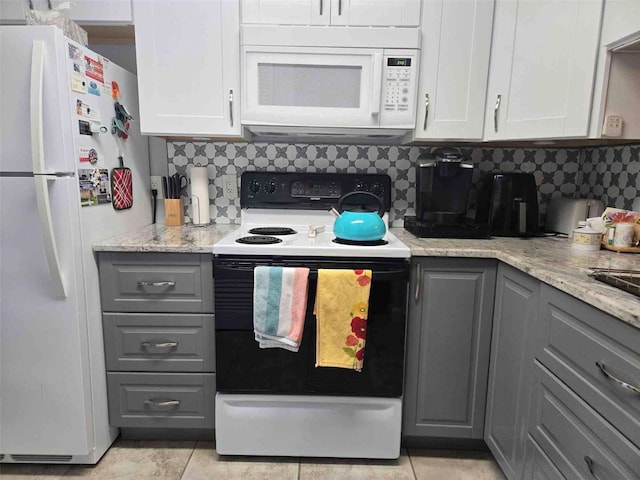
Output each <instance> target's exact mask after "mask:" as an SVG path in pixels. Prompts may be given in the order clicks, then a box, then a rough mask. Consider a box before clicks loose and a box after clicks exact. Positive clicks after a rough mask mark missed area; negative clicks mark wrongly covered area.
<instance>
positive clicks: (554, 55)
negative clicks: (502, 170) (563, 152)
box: [485, 0, 602, 140]
mask: <svg viewBox="0 0 640 480" xmlns="http://www.w3.org/2000/svg"><path fill="white" fill-rule="evenodd" d="M601 14H602V0H574V1H562V2H558V1H554V0H543V1H534V0H497V1H496V6H495V16H494V24H493V42H492V47H491V48H492V51H491V65H490V70H489V88H488V90H487V92H488V93H487V106H486V116H485V139H487V140H496V139H519V138H561V137H584V136H586V135H587V134H588V126H589V114H590V108H591V96H592V89H593V79H594V72H595V65H596V56H597V51H598V39H599V32H600V19H601Z"/></svg>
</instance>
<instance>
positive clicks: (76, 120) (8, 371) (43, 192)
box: [0, 26, 151, 464]
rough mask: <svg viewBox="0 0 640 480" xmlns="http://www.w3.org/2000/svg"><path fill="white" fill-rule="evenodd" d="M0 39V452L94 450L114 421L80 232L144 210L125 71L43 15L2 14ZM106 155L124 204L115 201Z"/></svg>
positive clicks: (131, 221)
mask: <svg viewBox="0 0 640 480" xmlns="http://www.w3.org/2000/svg"><path fill="white" fill-rule="evenodd" d="M0 50H1V55H0V58H1V59H2V66H1V67H0V99H1V105H0V121H1V123H0V462H46V463H87V464H93V463H96V462H97V461H98V460H99V459H100V457H101V456H102V455H103V454H104V453H105V452H106V450H107V449H108V448H109V446H110V445H111V443H112V442H113V440H114V439H115V437H116V436H117V433H118V431H117V430H116V429H113V428H110V427H109V419H108V413H107V388H106V372H105V362H104V346H103V338H102V337H103V335H102V318H101V311H100V295H99V285H98V268H97V263H96V257H95V255H94V253H93V251H92V248H91V245H92V243H94V242H95V241H97V240H101V239H104V238H108V237H111V236H113V235H117V234H119V233H122V232H124V231H127V230H132V229H136V228H138V227H141V226H143V225H148V224H150V223H151V198H150V190H149V153H148V143H147V139H146V137H141V136H140V130H139V125H138V123H137V122H136V120H137V119H138V118H139V116H138V92H137V83H136V77H135V76H134V75H133V74H131V73H129V72H127V71H125V70H124V69H122V68H120V67H118V66H116V65H114V64H113V63H111V62H109V61H108V60H107V59H106V58H103V57H101V56H100V55H98V54H96V53H94V52H92V51H90V50H89V49H87V48H85V47H83V46H81V45H80V44H77V43H75V42H72V41H70V40H68V39H67V38H66V37H64V36H63V34H62V32H61V31H60V30H59V29H57V28H56V27H51V26H2V27H0ZM112 82H116V83H115V84H113V83H112ZM114 89H115V90H116V93H117V94H119V95H120V96H119V97H118V98H117V99H116V100H114V98H113V91H114ZM116 101H118V103H119V104H121V105H123V106H124V107H125V110H126V112H127V113H128V114H129V115H130V116H132V117H133V119H130V120H129V121H128V123H129V130H128V138H126V139H125V138H124V136H119V135H118V134H117V132H118V129H116V134H113V133H112V119H113V118H114V117H115V103H116ZM121 126H123V127H125V130H126V125H124V123H123V124H122V125H121ZM105 130H106V131H105ZM119 156H121V157H122V159H123V161H124V166H125V167H128V168H130V169H131V174H132V179H133V183H132V190H133V204H132V206H131V208H129V209H122V210H115V209H114V208H113V205H114V204H113V203H112V200H113V199H112V198H111V195H110V193H111V192H110V185H109V182H110V179H111V176H112V175H111V173H112V171H111V170H112V169H113V168H114V167H117V166H118V164H119V159H118V157H119Z"/></svg>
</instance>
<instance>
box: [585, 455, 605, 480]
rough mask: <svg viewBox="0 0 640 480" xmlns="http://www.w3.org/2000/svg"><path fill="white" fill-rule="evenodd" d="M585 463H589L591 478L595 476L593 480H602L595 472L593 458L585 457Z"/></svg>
mask: <svg viewBox="0 0 640 480" xmlns="http://www.w3.org/2000/svg"><path fill="white" fill-rule="evenodd" d="M584 461H585V462H587V467H589V473H591V476H593V478H595V479H596V480H601V478H600V477H599V476H598V474H597V473H596V472H595V471H594V470H593V460H591V457H589V456H586V457H584Z"/></svg>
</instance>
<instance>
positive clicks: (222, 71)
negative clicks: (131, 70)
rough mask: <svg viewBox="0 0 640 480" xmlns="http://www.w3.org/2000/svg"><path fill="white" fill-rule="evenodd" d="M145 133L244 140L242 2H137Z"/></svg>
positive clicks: (137, 37)
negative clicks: (242, 110) (241, 41)
mask: <svg viewBox="0 0 640 480" xmlns="http://www.w3.org/2000/svg"><path fill="white" fill-rule="evenodd" d="M133 13H134V18H135V23H136V57H137V67H138V90H139V92H140V117H141V119H140V128H141V130H142V133H143V134H147V135H189V136H198V135H202V136H219V135H240V118H239V117H240V115H239V114H240V101H239V100H240V98H239V97H240V88H239V86H240V82H239V79H240V36H239V35H240V34H239V29H240V8H239V3H238V0H210V1H206V2H204V1H201V0H184V1H180V2H175V1H170V0H154V1H153V2H151V1H147V0H134V3H133Z"/></svg>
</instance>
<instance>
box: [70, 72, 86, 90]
mask: <svg viewBox="0 0 640 480" xmlns="http://www.w3.org/2000/svg"><path fill="white" fill-rule="evenodd" d="M71 90H73V91H74V92H78V93H87V82H85V81H84V78H82V77H79V76H77V75H72V76H71Z"/></svg>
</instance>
